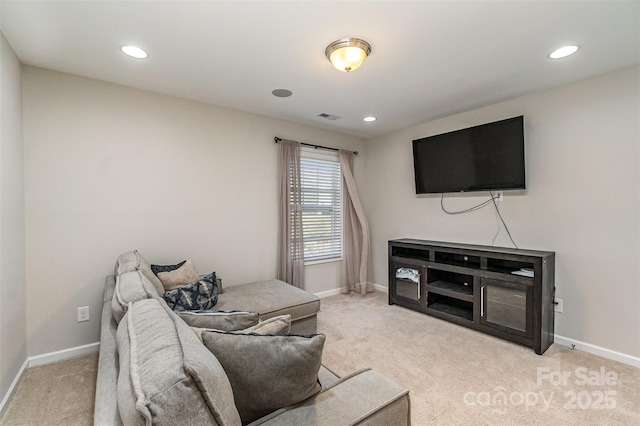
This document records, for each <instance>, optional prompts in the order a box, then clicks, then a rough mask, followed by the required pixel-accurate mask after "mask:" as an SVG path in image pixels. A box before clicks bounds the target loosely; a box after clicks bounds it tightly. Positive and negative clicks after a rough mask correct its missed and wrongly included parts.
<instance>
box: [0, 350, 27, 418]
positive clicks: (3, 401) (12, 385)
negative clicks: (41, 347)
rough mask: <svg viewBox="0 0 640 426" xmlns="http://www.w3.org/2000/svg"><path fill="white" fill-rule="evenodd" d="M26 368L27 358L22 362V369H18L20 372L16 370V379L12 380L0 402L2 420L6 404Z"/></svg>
mask: <svg viewBox="0 0 640 426" xmlns="http://www.w3.org/2000/svg"><path fill="white" fill-rule="evenodd" d="M28 367H29V358H27V359H25V360H24V362H23V363H22V367H20V370H18V374H16V378H15V379H13V382H11V386H9V390H7V393H6V394H5V395H4V398H2V402H0V418H2V415H3V414H4V409H5V408H6V405H7V402H9V400H10V399H11V397H12V396H13V393H14V392H15V391H16V386H17V385H18V382H19V381H20V378H21V377H22V375H23V374H24V372H25V371H26V370H27V368H28Z"/></svg>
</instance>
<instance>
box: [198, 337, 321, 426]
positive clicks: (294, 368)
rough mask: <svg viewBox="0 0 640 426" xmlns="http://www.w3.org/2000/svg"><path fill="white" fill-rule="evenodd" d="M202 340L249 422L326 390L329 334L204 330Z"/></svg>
mask: <svg viewBox="0 0 640 426" xmlns="http://www.w3.org/2000/svg"><path fill="white" fill-rule="evenodd" d="M202 340H203V342H204V344H205V346H206V347H207V348H208V349H209V350H210V351H211V352H212V353H213V354H214V355H215V356H216V358H217V359H218V361H220V364H221V365H222V367H223V368H224V371H225V372H226V373H227V377H228V378H229V382H231V388H232V389H233V396H234V399H235V402H236V408H237V409H238V413H239V414H240V418H241V419H242V423H243V424H247V423H250V422H251V421H253V420H256V419H258V418H260V417H262V416H264V415H266V414H268V413H270V412H272V411H275V410H277V409H280V408H283V407H287V406H289V405H292V404H296V403H298V402H300V401H303V400H305V399H307V398H309V397H311V396H313V395H315V394H316V393H318V392H319V391H320V388H321V387H320V384H319V383H318V371H319V370H320V364H321V361H322V349H323V347H324V341H325V336H324V335H323V334H313V335H309V336H298V335H283V336H272V335H262V334H255V333H254V334H236V333H224V332H217V331H204V332H202ZM239 354H241V355H239Z"/></svg>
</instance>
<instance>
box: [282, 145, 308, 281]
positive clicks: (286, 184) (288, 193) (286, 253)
mask: <svg viewBox="0 0 640 426" xmlns="http://www.w3.org/2000/svg"><path fill="white" fill-rule="evenodd" d="M279 179H280V208H279V210H280V211H279V213H278V215H279V217H278V230H279V233H278V279H279V280H282V281H285V282H287V283H289V284H291V285H293V286H295V287H299V288H303V287H304V246H303V241H302V210H301V202H302V200H301V198H302V196H301V185H300V143H299V142H294V141H289V140H284V139H283V140H281V141H280V176H279Z"/></svg>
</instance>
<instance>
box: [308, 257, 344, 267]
mask: <svg viewBox="0 0 640 426" xmlns="http://www.w3.org/2000/svg"><path fill="white" fill-rule="evenodd" d="M332 262H342V257H333V258H331V259H322V260H311V261H308V262H304V266H311V265H320V264H322V263H332Z"/></svg>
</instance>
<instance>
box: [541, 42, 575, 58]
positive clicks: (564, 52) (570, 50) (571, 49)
mask: <svg viewBox="0 0 640 426" xmlns="http://www.w3.org/2000/svg"><path fill="white" fill-rule="evenodd" d="M578 49H580V46H577V45H571V46H562V47H561V48H559V49H556V50H554V51H553V52H551V53H549V55H548V56H549V58H550V59H560V58H566V57H567V56H569V55H573V54H574V53H576V52H577V51H578Z"/></svg>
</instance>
